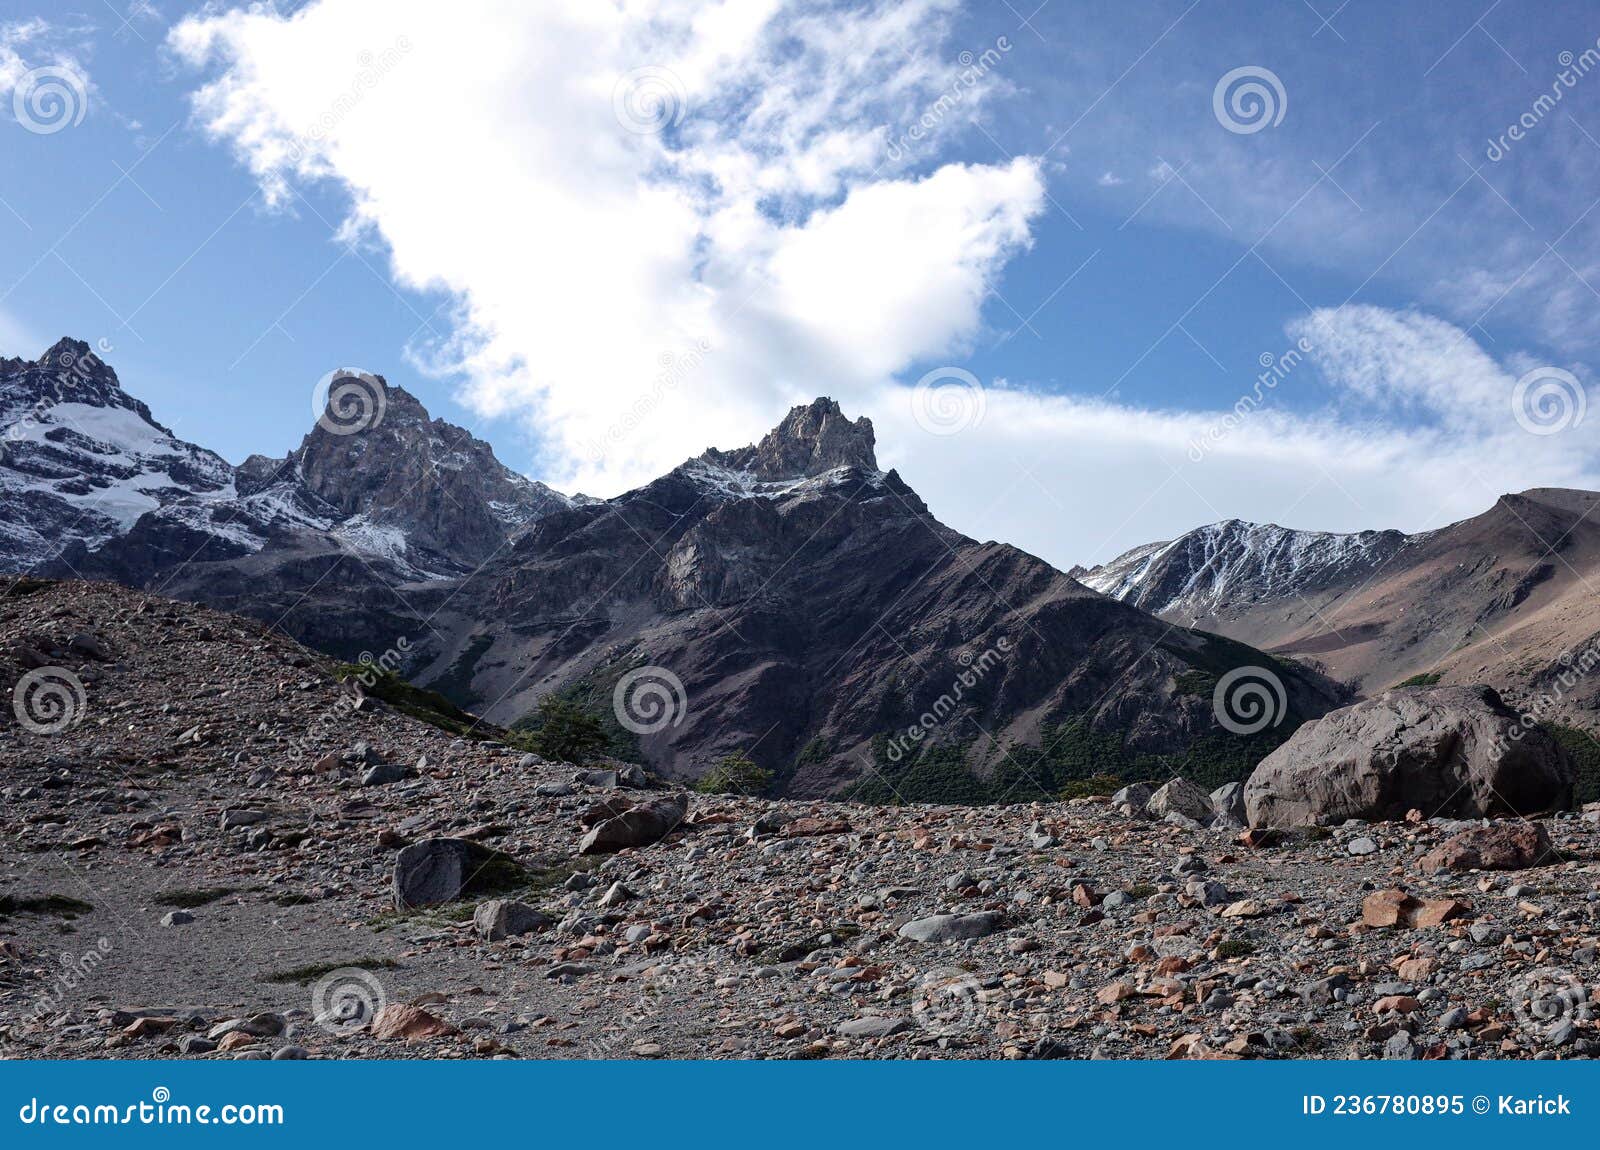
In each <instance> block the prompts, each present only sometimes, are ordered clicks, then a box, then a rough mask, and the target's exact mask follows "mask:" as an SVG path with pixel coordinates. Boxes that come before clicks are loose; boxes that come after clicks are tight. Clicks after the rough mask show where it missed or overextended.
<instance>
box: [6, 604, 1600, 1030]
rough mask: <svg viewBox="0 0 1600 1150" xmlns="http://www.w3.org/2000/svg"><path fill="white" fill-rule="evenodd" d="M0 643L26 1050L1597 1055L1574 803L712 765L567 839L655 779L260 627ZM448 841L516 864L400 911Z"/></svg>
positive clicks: (186, 618)
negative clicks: (1198, 792) (1197, 804)
mask: <svg viewBox="0 0 1600 1150" xmlns="http://www.w3.org/2000/svg"><path fill="white" fill-rule="evenodd" d="M0 640H3V643H0V650H3V652H4V658H3V660H0V688H4V689H5V690H6V692H7V694H8V695H11V694H12V693H13V692H14V689H15V687H16V686H18V685H20V684H23V683H24V681H25V680H26V681H27V682H28V683H30V684H31V685H32V686H31V689H29V690H25V691H24V692H23V695H22V697H23V699H24V702H23V703H20V704H18V708H17V709H16V711H15V712H12V711H9V710H8V711H7V712H5V714H4V723H3V725H0V782H3V789H0V797H3V798H4V800H5V802H4V805H3V807H0V1040H3V1049H4V1052H5V1053H6V1054H7V1055H8V1056H11V1057H117V1058H168V1057H188V1058H210V1059H256V1058H268V1057H271V1058H303V1057H313V1058H324V1057H327V1058H335V1057H336V1058H348V1057H391V1058H392V1057H449V1058H459V1057H483V1058H496V1057H539V1058H575V1057H577V1058H581V1057H624V1058H625V1057H662V1056H675V1057H716V1058H749V1057H763V1058H826V1057H852V1058H853V1057H871V1058H920V1057H937V1058H975V1057H977V1058H1087V1057H1114V1058H1147V1057H1178V1058H1286V1057H1295V1058H1321V1057H1334V1058H1343V1057H1361V1058H1366V1057H1373V1058H1376V1057H1385V1058H1419V1057H1425V1058H1526V1057H1569V1056H1593V1055H1594V1054H1596V1053H1600V1034H1597V1031H1596V1026H1595V1022H1594V1020H1593V1018H1592V1016H1591V1013H1592V1007H1591V1006H1590V1002H1591V1000H1592V998H1593V996H1594V994H1595V993H1596V991H1597V984H1600V966H1597V955H1600V924H1597V921H1596V918H1597V914H1600V909H1597V908H1600V861H1597V859H1600V854H1597V849H1600V828H1597V826H1596V823H1595V822H1594V821H1593V820H1594V819H1595V818H1596V817H1600V816H1597V815H1595V814H1594V813H1592V812H1590V813H1585V814H1584V815H1583V816H1582V817H1577V816H1574V815H1566V816H1562V817H1558V818H1555V819H1551V820H1545V821H1540V822H1538V823H1534V824H1528V823H1523V822H1517V823H1514V824H1495V826H1494V828H1492V829H1493V830H1494V832H1495V834H1494V836H1493V837H1488V838H1485V837H1483V836H1479V837H1477V838H1475V839H1473V840H1472V842H1471V843H1469V844H1467V845H1465V846H1464V845H1463V844H1462V841H1461V840H1460V839H1459V838H1458V837H1457V836H1458V832H1460V831H1462V830H1463V829H1464V828H1463V827H1462V826H1461V825H1459V824H1453V823H1450V822H1448V821H1446V820H1441V819H1434V818H1432V817H1430V813H1429V812H1426V811H1418V812H1416V813H1415V814H1414V815H1412V816H1408V818H1407V819H1406V820H1405V821H1400V822H1393V823H1379V824H1370V825H1365V824H1356V825H1350V826H1341V827H1339V828H1336V829H1333V830H1331V831H1323V832H1321V833H1320V834H1310V833H1306V834H1303V835H1299V836H1282V837H1264V836H1260V835H1257V834H1254V833H1247V834H1246V835H1245V836H1244V837H1243V840H1242V841H1241V840H1240V838H1239V836H1238V833H1237V832H1236V831H1233V830H1226V829H1222V828H1221V827H1208V826H1206V825H1205V824H1204V823H1202V822H1199V821H1196V820H1195V819H1192V818H1189V817H1186V816H1184V815H1183V814H1181V813H1180V812H1179V811H1178V810H1177V809H1176V807H1174V808H1173V809H1172V811H1171V813H1169V814H1167V815H1166V816H1165V817H1164V819H1162V820H1161V821H1153V820H1152V818H1151V817H1150V815H1149V811H1150V809H1151V808H1152V807H1153V806H1154V805H1155V803H1154V798H1153V797H1149V799H1150V801H1149V802H1148V804H1147V803H1145V801H1144V800H1140V801H1139V802H1137V803H1132V804H1128V805H1120V806H1119V805H1112V804H1111V803H1109V802H1107V801H1106V800H1104V799H1096V800H1079V801H1076V802H1072V803H1049V804H1034V805H1017V806H1011V807H977V808H962V807H941V806H923V807H868V806H862V805H858V804H846V803H832V802H804V801H794V800H780V801H775V802H769V801H762V800H758V799H749V798H741V797H720V798H713V797H700V796H695V797H694V798H693V799H692V800H691V801H689V802H688V803H687V804H686V811H685V817H684V818H683V819H682V821H681V822H680V823H678V824H677V825H676V826H673V827H670V828H667V830H668V833H667V834H666V835H665V837H663V838H661V839H659V840H658V841H655V842H651V843H647V844H643V845H640V846H636V847H630V848H627V849H624V850H621V851H618V852H615V853H605V854H598V855H582V854H580V853H579V850H580V844H581V843H582V842H583V840H584V837H585V836H584V831H585V825H586V824H592V823H593V820H594V818H595V817H596V816H595V815H594V814H593V813H591V811H592V809H593V808H594V807H596V805H597V804H599V803H602V802H603V803H606V804H609V805H611V806H612V807H617V806H627V805H630V804H631V803H632V802H634V801H635V800H636V799H640V798H651V797H655V796H658V795H662V794H665V793H666V792H660V791H656V792H651V791H642V792H633V791H626V790H619V789H617V786H616V784H617V782H618V781H619V780H618V778H617V776H615V775H613V774H612V773H611V772H607V771H599V772H591V771H580V770H578V769H577V768H574V767H572V766H570V765H564V764H559V763H549V762H544V761H542V760H538V759H536V758H534V757H531V756H525V755H523V754H521V753H519V752H517V751H514V750H512V749H510V748H508V747H505V746H502V745H499V744H498V743H496V742H493V741H488V742H472V741H466V740H462V739H460V738H457V737H455V736H454V735H452V734H450V733H447V732H445V731H441V730H439V729H436V728H435V727H433V726H428V725H424V724H421V723H418V722H416V721H414V720H413V719H411V718H408V717H407V716H406V715H404V714H401V713H400V712H398V711H397V710H395V709H393V708H391V707H390V706H389V705H387V704H384V703H382V702H378V701H376V700H375V699H373V698H372V697H370V696H364V695H363V693H362V692H361V691H360V690H359V689H358V687H357V686H356V685H354V684H351V683H346V684H343V685H341V683H340V682H339V670H338V669H337V668H335V667H333V666H331V665H329V664H328V663H327V661H326V660H325V659H324V658H323V657H321V656H319V655H317V654H315V653H314V652H312V651H310V650H307V649H305V648H302V647H300V646H298V645H297V644H296V643H294V642H293V641H291V640H289V639H287V638H286V637H285V636H284V635H282V634H281V633H280V632H276V631H273V630H271V629H268V628H265V627H263V626H261V625H259V624H257V623H254V622H249V621H245V620H241V619H238V618H234V617H230V616H227V615H223V614H219V613H217V612H214V611H211V610H209V609H205V608H200V607H193V606H189V605H185V604H180V603H172V602H169V601H165V600H161V599H157V598H154V597H150V596H146V595H142V594H138V593H133V592H129V591H126V590H123V589H120V588H117V587H113V586H109V585H92V584H81V583H62V584H38V583H33V582H23V583H18V584H15V585H14V586H12V587H11V588H10V590H9V592H8V593H7V594H6V595H5V596H4V597H3V598H0ZM46 671H53V672H54V674H53V675H48V676H47V675H44V674H42V673H43V672H46ZM69 675H70V676H71V678H70V679H69V678H68V677H67V676H69ZM29 676H32V678H29ZM41 684H43V685H49V684H54V685H55V686H56V687H57V688H58V689H59V690H58V691H57V693H56V696H55V697H56V698H57V699H58V700H60V702H61V703H62V704H63V705H64V706H65V708H66V709H64V710H62V709H56V710H51V709H50V708H49V707H47V706H44V705H43V703H42V702H41V701H40V696H38V694H37V690H38V688H39V687H40V686H41ZM30 699H31V700H33V702H31V703H30V702H27V700H30ZM13 719H16V720H17V721H12V720H13ZM23 720H26V721H27V724H28V725H24V723H23ZM1181 789H1182V788H1177V787H1174V788H1168V790H1170V791H1173V792H1177V791H1180V790H1181ZM1147 797H1148V796H1147ZM1178 805H1181V803H1180V804H1178ZM1194 813H1196V814H1203V812H1201V811H1198V810H1197V811H1195V812H1194ZM1530 828H1535V829H1537V831H1538V832H1539V833H1533V831H1531V830H1530ZM442 837H448V838H451V839H454V840H458V841H463V842H466V843H474V844H479V847H480V848H487V849H493V850H496V851H498V852H500V853H499V854H497V855H494V856H492V857H493V859H494V860H495V865H494V866H493V867H492V868H486V869H485V870H484V871H483V872H482V873H481V874H478V875H475V876H472V877H474V878H475V879H476V880H478V883H477V884H478V885H480V886H488V887H493V888H494V889H492V890H485V891H484V892H483V893H481V894H475V895H473V896H471V897H470V898H467V899H465V900H463V901H456V902H448V903H445V904H442V905H429V906H424V907H420V908H416V909H410V910H404V911H402V910H397V909H396V906H395V900H394V893H393V876H394V874H395V872H396V869H397V863H398V861H399V859H400V855H401V853H402V851H407V850H417V849H431V848H428V847H426V845H425V844H427V843H429V842H432V841H435V840H438V839H440V838H442ZM1468 864H1470V865H1472V866H1477V867H1479V868H1480V869H1479V870H1476V871H1472V872H1464V871H1460V870H1457V869H1455V868H1456V867H1458V866H1462V865H1468ZM1496 866H1498V867H1504V866H1515V867H1518V868H1520V869H1515V870H1496V869H1482V868H1487V867H1496ZM490 880H492V882H491V881H490ZM1402 888H1403V889H1402ZM494 899H500V900H510V901H509V902H500V903H498V904H496V905H491V906H486V905H484V903H485V902H486V900H490V901H492V900H494ZM518 905H520V906H521V907H522V908H525V909H522V910H516V909H514V908H515V907H516V906H518Z"/></svg>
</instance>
